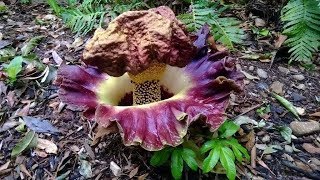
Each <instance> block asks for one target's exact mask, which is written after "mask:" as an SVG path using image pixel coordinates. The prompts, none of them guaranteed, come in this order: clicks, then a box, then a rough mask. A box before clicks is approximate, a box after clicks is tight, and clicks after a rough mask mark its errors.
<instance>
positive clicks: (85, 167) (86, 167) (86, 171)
mask: <svg viewBox="0 0 320 180" xmlns="http://www.w3.org/2000/svg"><path fill="white" fill-rule="evenodd" d="M79 173H80V174H81V175H82V176H83V177H85V178H86V179H90V178H91V177H92V170H91V164H90V162H89V161H86V160H83V159H80V169H79Z"/></svg>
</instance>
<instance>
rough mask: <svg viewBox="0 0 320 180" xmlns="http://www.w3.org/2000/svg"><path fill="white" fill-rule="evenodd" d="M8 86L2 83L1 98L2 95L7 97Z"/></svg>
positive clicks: (0, 87) (0, 82)
mask: <svg viewBox="0 0 320 180" xmlns="http://www.w3.org/2000/svg"><path fill="white" fill-rule="evenodd" d="M7 88H8V87H7V86H6V85H5V84H4V82H3V81H0V96H1V95H2V94H4V95H6V94H7Z"/></svg>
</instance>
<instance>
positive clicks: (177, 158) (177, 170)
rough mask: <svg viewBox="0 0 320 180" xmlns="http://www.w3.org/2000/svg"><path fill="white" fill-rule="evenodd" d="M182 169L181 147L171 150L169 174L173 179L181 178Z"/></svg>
mask: <svg viewBox="0 0 320 180" xmlns="http://www.w3.org/2000/svg"><path fill="white" fill-rule="evenodd" d="M182 170H183V159H182V157H181V148H176V149H174V150H173V152H172V155H171V174H172V176H173V177H174V179H181V176H182Z"/></svg>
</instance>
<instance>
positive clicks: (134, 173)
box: [129, 166, 139, 179]
mask: <svg viewBox="0 0 320 180" xmlns="http://www.w3.org/2000/svg"><path fill="white" fill-rule="evenodd" d="M138 171H139V166H138V167H136V168H134V169H133V170H132V171H130V173H129V178H130V179H131V178H133V177H134V176H135V175H136V174H137V173H138Z"/></svg>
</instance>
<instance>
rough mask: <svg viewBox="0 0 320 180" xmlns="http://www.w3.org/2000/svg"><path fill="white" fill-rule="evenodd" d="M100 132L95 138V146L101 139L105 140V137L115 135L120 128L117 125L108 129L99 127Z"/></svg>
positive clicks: (93, 143)
mask: <svg viewBox="0 0 320 180" xmlns="http://www.w3.org/2000/svg"><path fill="white" fill-rule="evenodd" d="M97 129H98V131H97V133H96V134H95V135H94V137H93V141H92V145H95V144H97V143H98V142H99V140H100V138H103V137H104V136H106V135H108V134H111V133H115V132H117V131H118V128H117V126H116V125H112V126H109V127H107V128H105V127H103V126H98V128H97Z"/></svg>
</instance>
